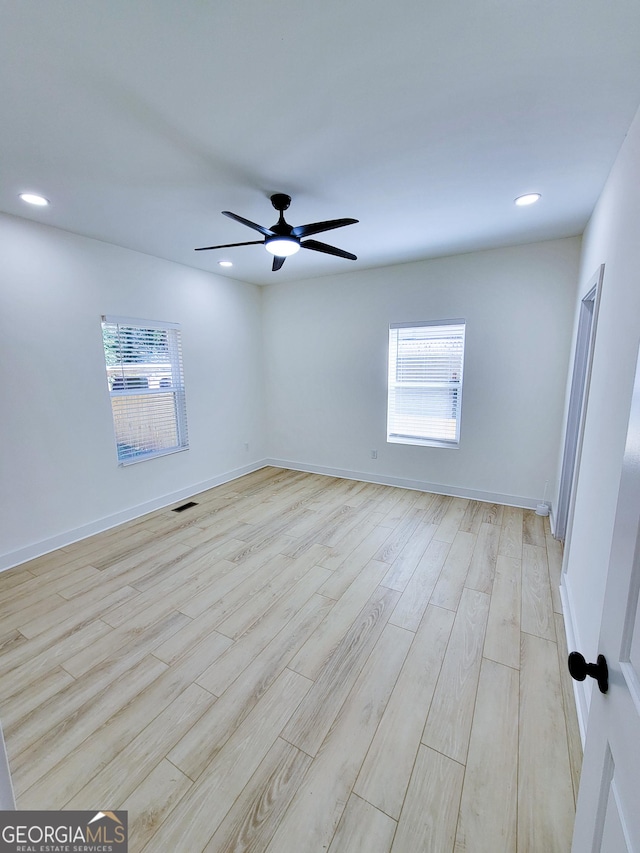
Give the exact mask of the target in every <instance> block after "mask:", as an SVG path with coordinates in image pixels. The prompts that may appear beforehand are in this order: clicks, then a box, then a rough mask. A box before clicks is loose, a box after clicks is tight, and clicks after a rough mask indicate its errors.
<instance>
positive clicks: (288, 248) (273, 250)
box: [264, 237, 300, 258]
mask: <svg viewBox="0 0 640 853" xmlns="http://www.w3.org/2000/svg"><path fill="white" fill-rule="evenodd" d="M264 247H265V249H266V250H267V252H269V253H270V254H272V255H276V256H277V257H279V258H288V257H289V255H295V253H296V252H299V251H300V243H299V242H298V241H297V240H294V239H293V238H291V237H276V238H275V239H274V240H265V244H264Z"/></svg>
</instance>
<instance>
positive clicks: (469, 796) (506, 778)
mask: <svg viewBox="0 0 640 853" xmlns="http://www.w3.org/2000/svg"><path fill="white" fill-rule="evenodd" d="M518 703H519V677H518V672H517V671H516V670H514V669H511V667H508V666H503V665H502V664H499V663H495V662H494V661H491V660H486V659H485V660H483V662H482V668H481V671H480V682H479V684H478V697H477V701H476V708H475V713H474V715H473V725H472V727H471V740H470V743H469V754H468V756H467V765H466V770H465V775H464V785H463V788H462V802H461V804H460V815H459V818H458V828H457V834H456V844H455V853H471V851H473V853H514V851H515V850H516V829H517V824H516V817H517V781H518Z"/></svg>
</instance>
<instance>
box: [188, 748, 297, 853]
mask: <svg viewBox="0 0 640 853" xmlns="http://www.w3.org/2000/svg"><path fill="white" fill-rule="evenodd" d="M311 761H312V759H311V758H310V757H309V756H308V755H307V754H306V753H304V752H302V751H301V750H299V749H296V748H295V746H291V744H289V743H287V742H286V741H284V740H282V739H281V738H278V739H277V740H276V742H275V743H274V745H273V746H272V747H271V749H270V750H269V752H268V753H267V754H266V756H265V757H264V760H263V761H262V763H261V764H260V766H259V767H258V769H257V770H256V772H255V773H254V774H253V776H252V777H251V779H250V780H249V783H248V784H247V786H246V788H245V789H244V790H243V791H242V793H241V794H240V796H239V797H238V799H237V800H236V801H235V803H234V804H233V807H232V808H231V810H230V811H229V812H228V814H227V816H226V817H225V819H224V820H223V821H222V823H221V824H220V826H219V827H218V829H217V830H216V832H215V834H214V835H213V838H212V839H211V841H210V842H209V843H208V844H207V846H206V847H205V848H204V851H203V853H250V851H258V850H264V849H265V847H266V846H267V845H268V843H269V841H270V840H271V838H272V837H273V834H274V833H275V831H276V828H277V826H278V824H279V823H280V821H281V820H282V817H283V815H284V813H285V812H286V810H287V808H288V807H289V803H290V802H291V800H292V799H293V796H294V794H295V793H296V791H297V790H298V787H299V786H300V784H301V782H302V780H303V779H304V776H305V773H306V772H307V770H308V769H309V765H310V764H311Z"/></svg>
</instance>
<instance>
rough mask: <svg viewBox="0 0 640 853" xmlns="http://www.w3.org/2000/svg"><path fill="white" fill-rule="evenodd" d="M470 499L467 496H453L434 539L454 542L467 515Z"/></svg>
mask: <svg viewBox="0 0 640 853" xmlns="http://www.w3.org/2000/svg"><path fill="white" fill-rule="evenodd" d="M468 507H469V501H468V500H467V499H466V498H452V499H451V503H450V504H449V506H448V508H447V511H446V512H445V514H444V517H443V519H442V521H441V522H440V524H439V525H438V527H437V528H436V532H435V534H434V539H439V540H440V541H441V542H449V543H451V542H453V540H454V539H455V537H456V534H457V533H458V531H459V530H460V525H461V524H462V519H463V518H464V517H465V514H466V512H467V509H468Z"/></svg>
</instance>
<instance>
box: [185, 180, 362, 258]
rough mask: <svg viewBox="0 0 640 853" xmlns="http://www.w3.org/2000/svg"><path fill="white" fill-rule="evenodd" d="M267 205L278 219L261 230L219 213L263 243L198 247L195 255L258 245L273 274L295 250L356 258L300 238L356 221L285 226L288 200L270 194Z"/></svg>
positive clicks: (287, 197) (233, 216)
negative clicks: (259, 236) (257, 235)
mask: <svg viewBox="0 0 640 853" xmlns="http://www.w3.org/2000/svg"><path fill="white" fill-rule="evenodd" d="M271 204H272V205H273V206H274V207H275V209H276V210H277V211H278V212H279V213H280V218H279V219H278V221H277V222H276V224H275V225H272V226H271V228H265V227H264V226H263V225H258V224H257V223H256V222H251V221H250V220H249V219H244V217H242V216H238V215H237V214H236V213H231V211H230V210H223V211H222V213H223V214H224V215H225V216H228V217H229V218H230V219H235V220H236V222H240V223H242V225H247V226H248V227H249V228H253V230H254V231H259V232H260V233H261V234H262V235H264V240H249V241H248V242H246V243H224V244H223V245H222V246H202V247H200V248H199V249H196V250H195V251H196V252H207V251H208V250H209V249H230V248H231V247H232V246H255V245H257V244H258V243H262V244H263V245H264V247H265V249H266V250H267V252H270V253H271V254H272V255H273V266H272V267H271V269H272V270H273V271H274V272H275V271H276V270H279V269H280V267H281V266H282V265H283V263H284V262H285V259H286V258H288V257H289V255H295V253H296V252H297V251H298V250H299V249H301V248H302V249H312V250H313V251H314V252H324V253H325V254H327V255H336V256H337V257H338V258H348V259H349V260H351V261H357V260H358V259H357V257H356V256H355V255H352V254H351V252H345V251H344V249H338V248H336V247H335V246H329V245H328V244H327V243H320V242H319V241H318V240H305V241H304V242H302V240H303V238H304V237H309V236H311V235H312V234H319V233H320V232H321V231H331V229H333V228H342V227H343V226H344V225H353V224H354V223H356V222H357V221H358V220H357V219H328V220H327V221H326V222H310V223H309V224H308V225H295V226H293V225H289V223H288V222H285V219H284V211H285V210H287V209H288V207H289V205H290V204H291V196H288V195H285V193H274V195H272V196H271Z"/></svg>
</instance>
